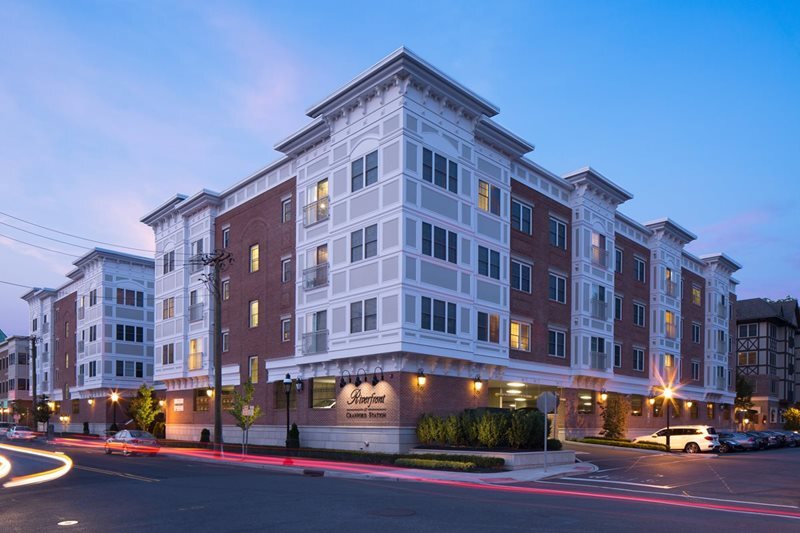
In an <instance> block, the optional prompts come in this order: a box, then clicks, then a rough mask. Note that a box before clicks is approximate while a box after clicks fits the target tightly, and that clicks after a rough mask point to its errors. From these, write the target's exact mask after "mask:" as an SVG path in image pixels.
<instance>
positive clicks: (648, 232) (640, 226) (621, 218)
mask: <svg viewBox="0 0 800 533" xmlns="http://www.w3.org/2000/svg"><path fill="white" fill-rule="evenodd" d="M615 216H616V218H617V220H619V221H620V222H622V223H623V224H627V225H628V226H631V227H632V228H634V229H636V230H638V231H641V232H642V233H644V234H645V235H647V236H648V237H649V236H650V235H652V234H653V231H652V230H651V229H650V228H648V227H647V226H645V225H644V224H642V223H641V222H637V221H635V220H634V219H632V218H631V217H629V216H627V215H623V214H622V213H620V212H619V211H616V212H615Z"/></svg>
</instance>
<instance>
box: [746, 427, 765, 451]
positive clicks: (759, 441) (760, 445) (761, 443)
mask: <svg viewBox="0 0 800 533" xmlns="http://www.w3.org/2000/svg"><path fill="white" fill-rule="evenodd" d="M744 434H745V435H747V436H749V437H753V439H755V441H756V449H757V450H765V449H766V448H767V436H766V435H762V434H761V433H759V432H758V431H745V432H744Z"/></svg>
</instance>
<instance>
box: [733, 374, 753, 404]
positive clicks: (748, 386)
mask: <svg viewBox="0 0 800 533" xmlns="http://www.w3.org/2000/svg"><path fill="white" fill-rule="evenodd" d="M752 398H753V385H752V383H750V381H748V380H747V378H745V377H744V376H736V399H735V400H734V402H733V404H734V405H735V406H736V410H737V411H747V410H749V409H750V408H751V407H753V401H752Z"/></svg>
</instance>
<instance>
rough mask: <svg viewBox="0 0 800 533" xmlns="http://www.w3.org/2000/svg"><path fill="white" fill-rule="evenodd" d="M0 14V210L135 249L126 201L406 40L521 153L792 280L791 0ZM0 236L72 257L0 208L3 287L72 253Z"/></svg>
mask: <svg viewBox="0 0 800 533" xmlns="http://www.w3.org/2000/svg"><path fill="white" fill-rule="evenodd" d="M0 21H2V31H0V124H2V126H0V185H2V189H3V191H4V193H5V194H4V202H3V203H2V206H1V207H0V211H3V212H5V213H9V214H11V215H14V216H17V217H20V218H23V219H26V220H30V221H32V222H36V223H38V224H41V225H45V226H51V227H55V228H57V229H60V230H61V231H65V232H69V233H73V234H76V235H80V236H84V237H88V238H91V239H97V240H101V241H107V242H113V243H120V244H124V245H127V246H130V247H134V248H143V249H149V248H152V246H153V244H152V233H151V232H150V230H149V228H147V227H145V226H144V225H142V224H140V223H139V222H138V220H139V218H140V217H141V216H142V215H143V214H144V213H145V212H147V211H149V210H150V209H151V208H153V207H155V206H156V205H158V204H160V203H162V202H163V201H164V200H166V199H167V198H168V197H169V196H170V195H173V194H174V193H176V192H184V193H193V192H196V191H197V190H199V189H201V188H204V187H205V188H210V189H216V190H220V189H223V188H225V187H227V186H229V185H230V184H232V183H233V182H235V181H238V180H239V179H241V178H243V177H245V176H246V175H248V174H249V173H251V172H252V171H254V170H256V169H258V168H260V167H262V166H264V165H265V164H267V163H268V162H270V161H272V160H273V159H274V158H275V157H276V154H275V152H274V151H273V150H272V146H273V144H274V143H275V142H276V141H277V140H280V139H282V138H284V137H285V136H286V135H287V134H288V133H291V132H292V131H294V130H296V129H297V128H299V127H301V126H303V125H304V124H305V123H306V122H307V120H308V118H307V117H305V115H304V111H305V109H307V108H308V107H309V106H310V105H312V104H313V103H316V102H317V101H319V100H320V99H321V98H323V97H324V96H326V95H327V94H329V93H330V92H332V91H333V90H335V89H336V88H338V87H339V86H341V85H342V84H344V83H346V82H347V81H348V80H349V79H351V78H352V77H354V76H355V75H356V74H358V73H359V72H361V71H362V70H364V69H366V68H367V67H369V66H370V65H372V64H374V63H375V62H377V61H378V60H379V59H380V58H382V57H384V56H385V55H387V54H388V53H390V52H391V51H393V50H395V49H396V48H398V47H399V46H401V45H405V46H408V47H409V48H411V49H412V50H413V51H415V52H416V53H418V54H419V55H421V56H422V57H423V58H425V59H426V60H428V61H429V62H430V63H432V64H434V65H435V66H437V67H438V68H439V69H441V70H442V71H444V72H445V73H447V74H449V75H450V76H452V77H453V78H455V79H456V80H458V81H460V82H461V83H463V84H464V85H466V86H467V87H469V88H471V89H473V90H474V91H476V92H478V93H479V94H481V95H482V96H483V97H485V98H487V99H488V100H490V101H491V102H493V103H494V104H496V105H497V106H499V107H500V109H501V113H500V115H498V117H496V119H497V120H498V121H499V122H500V123H501V124H502V125H503V126H505V127H507V128H509V129H511V130H512V131H513V132H515V133H517V134H518V135H520V136H522V137H524V138H525V139H527V140H528V141H530V142H532V143H534V144H535V145H536V151H535V152H533V154H531V157H532V158H533V159H534V160H535V161H537V162H538V163H539V164H541V165H543V166H545V167H546V168H548V169H550V170H552V171H553V172H555V173H557V174H564V173H566V172H569V171H571V170H574V169H576V168H579V167H582V166H586V165H591V166H593V167H594V168H596V169H598V170H599V171H600V172H602V173H603V174H605V175H606V176H607V177H609V178H611V179H612V180H614V181H616V182H617V183H619V184H620V185H621V186H623V187H625V188H626V189H628V190H629V191H630V192H632V193H633V194H634V196H635V198H634V199H633V200H632V201H630V202H628V203H626V204H624V205H623V206H622V208H621V210H622V211H623V212H624V213H625V214H627V215H629V216H632V217H634V218H635V219H637V220H640V221H647V220H650V219H654V218H659V217H663V216H669V217H671V218H673V219H674V220H676V221H677V222H678V223H679V224H681V225H683V226H684V227H686V228H688V229H690V230H691V231H693V232H694V233H696V234H697V235H698V236H699V239H698V241H697V242H695V243H692V244H691V245H690V246H689V250H690V251H692V252H694V253H698V254H701V253H706V252H717V251H725V252H727V253H728V254H729V255H731V256H732V257H733V258H735V259H736V260H737V261H739V262H740V263H742V264H743V265H744V269H743V270H742V271H740V272H739V273H738V274H737V277H738V279H740V280H741V282H742V284H741V286H740V288H739V295H740V297H752V296H766V297H771V298H780V297H783V296H786V295H787V294H792V295H795V296H798V295H800V276H798V275H797V272H798V270H800V244H799V243H800V241H799V240H798V236H797V227H798V222H797V221H798V220H799V219H800V207H799V206H798V203H799V202H800V194H798V184H800V179H798V169H797V165H796V164H793V163H795V160H796V157H797V154H798V153H800V126H798V125H799V124H800V97H798V95H800V3H799V2H782V3H776V2H736V3H734V2H638V1H637V2H608V3H606V2H564V1H561V2H530V1H523V2H511V1H496V2H469V1H463V0H461V1H457V2H444V1H430V0H428V1H425V2H416V1H407V2H401V3H378V2H354V1H351V2H304V3H291V2H279V3H277V2H276V3H274V4H273V3H268V2H225V3H211V2H172V3H169V2H153V3H149V2H76V1H73V2H15V1H5V2H2V3H0ZM0 222H5V223H6V224H12V225H16V226H18V227H22V228H25V229H28V230H31V231H36V232H38V233H44V232H43V231H42V230H39V229H37V228H33V227H30V226H27V225H25V224H23V223H20V222H19V221H15V220H10V219H7V218H6V217H3V216H2V215H0ZM49 235H51V236H53V237H56V238H60V239H62V240H65V241H70V242H73V243H76V244H78V245H80V246H85V245H86V244H87V243H86V242H83V241H78V240H75V239H70V238H66V237H63V236H59V235H53V234H49ZM3 236H5V237H3ZM7 237H11V238H14V239H18V240H25V241H28V242H31V243H35V244H38V245H40V246H45V247H48V248H53V249H58V250H61V251H63V252H67V253H72V254H76V255H80V254H81V253H83V250H82V249H81V248H80V247H75V246H69V245H66V244H62V243H57V242H53V241H49V240H47V239H43V238H40V237H36V236H33V235H30V234H26V233H23V232H21V231H19V230H17V229H13V228H10V227H8V226H6V225H2V224H0V280H2V281H6V282H13V283H18V284H22V285H37V286H42V285H44V286H59V285H61V284H62V283H64V282H65V281H66V279H65V278H64V274H65V273H66V272H68V271H69V270H70V265H71V262H72V261H73V260H74V258H73V257H68V256H66V255H61V254H57V253H52V252H47V251H44V250H40V249H35V248H30V247H26V246H24V245H22V244H20V243H18V242H14V241H11V240H9V239H8V238H7ZM23 292H25V289H23V288H20V287H13V286H8V285H2V284H0V328H2V329H3V330H5V331H6V332H8V333H18V334H19V333H22V334H24V333H26V332H27V308H26V306H25V304H24V303H23V302H22V301H21V300H19V296H20V295H21V294H22V293H23Z"/></svg>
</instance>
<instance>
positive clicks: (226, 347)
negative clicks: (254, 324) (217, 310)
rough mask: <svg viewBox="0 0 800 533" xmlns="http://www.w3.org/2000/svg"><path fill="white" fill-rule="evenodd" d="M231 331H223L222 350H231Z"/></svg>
mask: <svg viewBox="0 0 800 533" xmlns="http://www.w3.org/2000/svg"><path fill="white" fill-rule="evenodd" d="M230 349H231V345H230V333H229V332H227V331H225V332H223V333H222V351H223V352H227V351H230Z"/></svg>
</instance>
